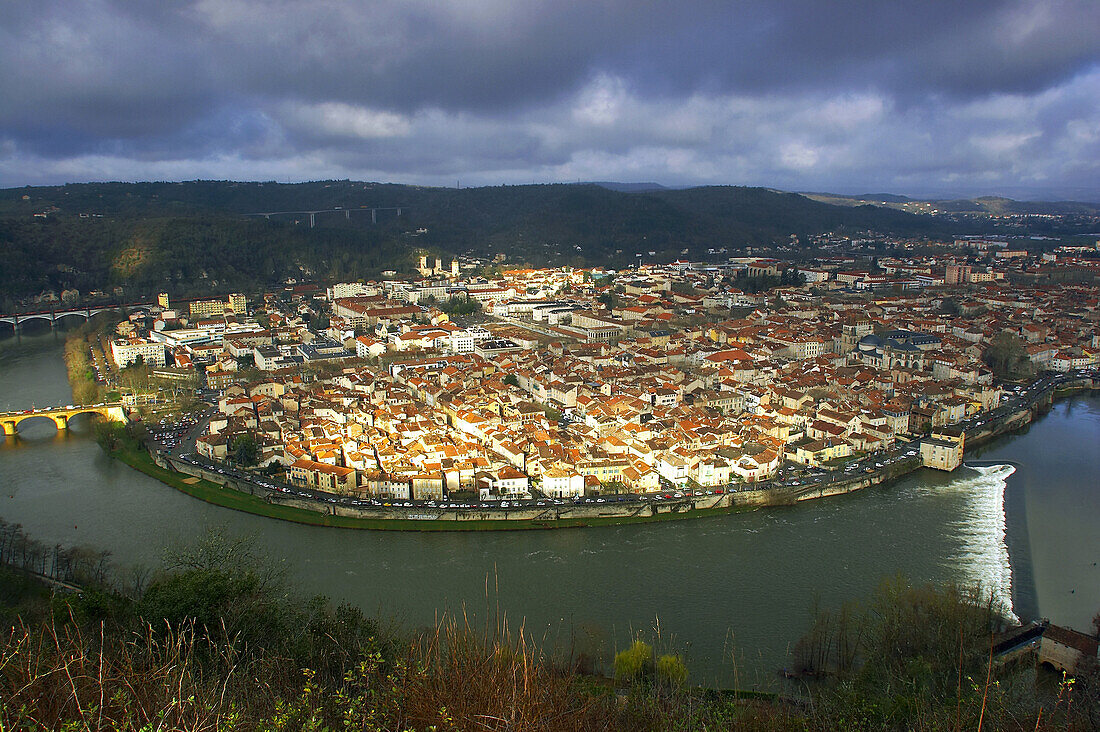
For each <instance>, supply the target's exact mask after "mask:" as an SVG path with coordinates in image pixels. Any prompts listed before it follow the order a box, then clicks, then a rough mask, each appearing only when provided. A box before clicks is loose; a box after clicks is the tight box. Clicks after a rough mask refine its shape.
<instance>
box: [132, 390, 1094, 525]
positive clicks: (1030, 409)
mask: <svg viewBox="0 0 1100 732" xmlns="http://www.w3.org/2000/svg"><path fill="white" fill-rule="evenodd" d="M1096 389H1100V383H1098V381H1097V380H1095V379H1079V380H1077V381H1071V382H1068V383H1066V384H1064V385H1063V387H1062V388H1060V389H1058V390H1057V395H1058V396H1059V397H1061V396H1066V395H1069V394H1072V393H1078V392H1080V391H1084V390H1096ZM1055 395H1056V392H1055V389H1053V388H1052V389H1048V390H1046V391H1044V392H1043V393H1042V394H1040V395H1039V396H1038V397H1037V398H1036V399H1035V400H1033V401H1032V402H1031V404H1029V405H1027V406H1022V407H1019V408H1016V409H1013V410H1010V411H1006V412H1005V413H1002V414H995V415H994V416H991V418H990V419H989V422H988V424H987V425H984V426H983V427H981V428H980V429H977V430H968V431H967V432H966V448H967V449H970V448H973V447H977V446H980V445H982V444H985V443H987V442H989V441H990V440H992V439H995V438H996V437H999V436H1001V435H1004V434H1007V433H1009V432H1013V431H1016V430H1018V429H1021V428H1023V427H1026V426H1027V425H1029V424H1030V423H1031V422H1032V421H1033V420H1035V419H1037V418H1038V417H1039V416H1041V415H1042V414H1045V413H1046V412H1047V411H1049V410H1050V408H1051V406H1052V404H1053V401H1054V398H1055ZM152 457H153V462H154V463H156V464H157V465H158V466H159V467H161V468H163V469H165V470H170V471H175V472H177V473H182V474H184V475H188V476H191V477H194V478H199V479H202V480H205V481H209V482H210V483H213V484H216V485H218V486H221V487H224V488H227V489H230V490H234V491H238V492H240V493H243V494H248V495H251V496H254V497H256V498H258V499H260V500H262V501H263V502H265V503H267V504H270V505H272V506H285V507H290V508H294V509H300V510H303V511H307V512H310V513H312V514H316V515H318V516H321V517H325V516H332V517H339V518H343V519H349V520H351V521H353V522H354V521H357V520H362V521H364V522H367V523H368V525H369V527H370V528H393V529H423V528H427V527H431V528H438V529H452V530H454V529H461V528H474V527H475V525H476V528H479V529H485V528H500V529H519V528H554V527H564V526H584V525H595V524H605V523H630V522H635V521H657V520H664V519H673V518H686V517H688V516H703V515H708V514H716V513H728V512H732V511H739V510H752V509H756V508H763V507H767V506H786V505H795V504H797V503H799V502H801V501H808V500H814V499H817V498H827V497H829V496H837V495H843V494H846V493H852V492H854V491H858V490H862V489H864V488H867V487H869V486H873V485H880V484H882V483H885V482H888V481H892V480H895V479H897V478H899V477H901V476H903V475H906V474H908V473H911V472H913V471H914V470H917V469H918V468H920V467H921V463H920V460H919V459H918V458H911V459H909V460H903V461H901V462H898V463H895V464H894V465H888V466H884V467H883V468H879V469H874V470H872V471H871V472H868V473H859V474H856V475H853V476H845V475H843V474H836V473H834V474H831V475H829V476H827V478H826V479H824V480H822V481H819V482H816V483H813V484H808V485H803V486H775V487H773V486H766V487H762V488H760V489H757V490H739V491H732V492H728V493H724V494H717V495H702V496H691V495H687V494H685V495H684V496H683V498H678V499H666V500H661V501H646V502H640V503H639V502H634V501H629V502H623V503H619V502H617V501H615V500H614V499H613V498H612V499H609V500H608V502H607V503H587V504H579V505H575V504H572V503H566V504H564V505H560V506H559V505H548V506H530V507H527V506H519V507H510V508H507V509H505V508H499V507H492V506H478V507H477V508H471V509H442V508H431V507H427V506H412V507H406V506H352V505H348V504H346V503H340V502H336V503H333V502H329V501H325V500H315V499H310V498H303V497H300V496H291V495H287V494H284V493H281V492H278V491H273V490H270V489H267V488H265V487H263V486H260V485H257V484H255V483H252V482H250V481H245V480H238V479H235V478H233V477H231V476H226V475H223V474H221V473H218V472H216V471H213V470H208V469H206V468H204V467H202V466H200V465H193V464H191V463H187V462H184V461H182V460H178V459H174V458H172V457H166V456H162V455H153V456H152ZM184 490H186V489H184ZM464 525H465V526H464Z"/></svg>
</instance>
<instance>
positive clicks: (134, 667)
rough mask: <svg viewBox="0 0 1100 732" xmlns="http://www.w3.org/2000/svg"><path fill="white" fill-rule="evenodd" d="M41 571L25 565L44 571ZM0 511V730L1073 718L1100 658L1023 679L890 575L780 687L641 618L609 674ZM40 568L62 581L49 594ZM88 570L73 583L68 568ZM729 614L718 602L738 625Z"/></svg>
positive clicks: (984, 639)
mask: <svg viewBox="0 0 1100 732" xmlns="http://www.w3.org/2000/svg"><path fill="white" fill-rule="evenodd" d="M32 573H38V574H37V575H35V574H32ZM112 575H113V571H112V569H111V568H110V563H109V561H108V555H107V554H106V553H102V552H100V553H96V552H93V551H90V550H86V549H81V550H66V549H63V548H61V547H52V548H51V547H46V546H43V545H41V544H39V543H38V542H35V541H34V540H33V539H31V538H29V537H27V536H26V534H25V533H24V532H23V531H22V529H21V527H19V526H17V525H10V524H5V523H4V522H2V521H0V619H3V620H4V628H3V629H2V630H0V700H2V703H0V729H21V730H22V729H28V730H31V729H34V730H55V729H73V730H100V729H114V730H139V729H140V730H144V729H189V730H259V729H262V730H301V729H309V730H336V729H357V730H395V731H398V730H435V731H436V732H438V731H441V730H553V731H554V732H558V731H559V730H733V729H742V730H774V729H779V730H786V729H789V730H810V731H813V730H837V729H845V730H948V729H951V730H962V729H983V728H984V729H997V730H1025V729H1026V730H1064V729H1086V728H1095V725H1096V724H1097V722H1100V694H1098V691H1100V684H1098V682H1100V675H1098V674H1097V671H1096V668H1095V666H1090V667H1089V668H1087V669H1085V670H1084V671H1083V672H1082V673H1081V674H1079V675H1078V678H1077V679H1076V681H1073V682H1063V683H1061V684H1059V683H1054V684H1052V685H1050V687H1049V690H1048V691H1044V690H1043V688H1042V685H1036V684H1035V682H1034V679H1033V678H1032V677H1031V675H1030V674H1031V672H1030V671H1029V670H1028V669H1027V667H1026V666H1011V665H1010V666H1007V667H995V666H993V665H991V664H990V656H989V647H990V638H991V635H990V634H991V633H992V632H993V631H995V630H996V629H998V628H999V627H1001V626H1002V623H1003V620H1002V618H1001V617H1000V615H999V614H998V612H997V610H996V608H995V607H994V606H993V604H992V602H991V601H989V600H988V599H987V600H985V601H983V600H982V594H981V593H980V592H976V591H967V590H965V589H961V588H957V587H946V588H938V589H937V588H931V587H914V586H910V585H909V584H908V583H906V582H904V581H902V580H900V579H895V580H890V581H887V582H884V583H883V584H882V586H881V587H880V588H879V590H878V591H877V592H876V593H875V594H874V595H873V596H872V597H871V598H869V599H868V600H867V601H866V602H865V603H863V604H862V605H858V606H857V605H851V606H847V607H845V608H842V609H840V610H838V611H816V612H815V613H814V614H813V621H812V623H811V627H810V629H809V631H808V632H807V633H806V635H805V636H804V637H803V638H802V639H801V640H800V641H799V642H798V643H796V644H795V645H794V647H793V652H792V659H791V660H792V664H793V666H792V667H793V668H794V669H795V670H796V671H797V672H799V673H803V674H809V675H810V677H811V678H812V679H813V680H812V681H811V682H809V683H806V684H798V685H797V686H791V687H788V688H789V689H790V691H789V692H788V694H787V695H775V694H762V693H753V692H749V693H745V692H736V691H717V690H708V689H702V688H697V687H693V686H692V685H691V675H690V657H689V658H688V659H687V660H686V661H685V658H684V657H683V656H682V655H681V654H680V653H679V652H678V649H675V648H659V647H655V646H660V645H661V644H662V641H661V638H660V637H656V638H654V637H651V636H641V637H638V638H636V639H635V640H634V641H633V642H631V643H630V644H629V645H628V646H627V647H626V648H624V649H622V650H620V651H619V652H618V653H617V654H615V657H614V664H613V672H612V671H610V670H609V672H608V673H613V675H606V674H604V673H600V671H601V668H600V666H601V662H600V660H599V659H593V658H590V657H586V656H584V655H583V654H582V655H574V654H573V653H572V652H571V651H564V652H562V653H557V654H554V653H549V652H547V651H546V650H544V649H540V648H539V647H537V645H536V644H535V643H534V642H533V639H532V637H531V636H530V635H529V633H528V632H526V631H525V629H523V628H522V627H520V628H519V629H518V630H517V629H510V628H509V624H508V622H507V620H506V619H505V618H503V617H499V616H496V615H494V614H493V613H492V612H491V610H490V608H491V607H492V602H491V598H488V597H487V598H486V605H485V607H486V612H485V616H484V617H482V618H481V619H480V620H479V621H474V620H472V619H471V618H470V617H468V616H465V615H464V616H463V617H446V616H445V617H443V618H442V619H441V620H439V621H438V622H437V623H436V624H434V625H433V626H431V627H428V628H424V629H418V630H408V629H401V628H395V627H392V626H390V625H387V624H385V623H380V622H379V621H378V620H377V619H374V618H370V617H367V616H366V615H364V614H363V613H362V611H361V610H360V609H359V608H356V607H353V606H350V605H339V606H335V605H333V604H332V603H330V602H329V601H328V600H326V599H325V598H323V597H314V598H308V599H307V598H301V597H298V596H296V595H295V594H294V593H293V591H292V590H291V589H290V588H288V587H287V586H286V585H285V584H284V582H283V579H282V576H281V574H280V573H279V572H278V571H276V570H274V569H273V565H271V564H270V563H268V562H267V561H266V560H264V559H263V558H262V557H260V556H259V555H258V554H257V553H256V551H255V550H254V548H253V546H252V544H251V543H250V542H249V541H248V540H242V539H233V538H229V537H227V536H225V535H223V534H221V533H219V532H214V533H211V534H209V535H208V536H207V537H206V538H205V539H203V540H201V541H200V542H198V543H197V544H195V545H192V546H188V547H184V548H182V549H177V550H174V551H172V552H170V553H169V554H168V555H167V556H166V557H165V564H164V569H162V570H160V571H158V572H157V573H155V574H150V573H149V572H148V571H147V570H141V569H137V570H133V571H130V572H128V573H126V574H125V575H123V577H122V578H119V577H114V576H112ZM42 576H49V577H50V578H51V579H50V580H49V581H50V582H54V583H55V584H54V587H58V583H62V582H63V583H66V585H65V586H64V587H61V588H60V589H56V590H53V591H51V588H50V587H49V586H47V580H45V579H39V578H38V577H42ZM73 582H76V583H79V584H80V585H82V587H81V588H79V590H76V589H74V588H73V586H72V584H69V583H73ZM733 622H735V619H733V618H731V623H733Z"/></svg>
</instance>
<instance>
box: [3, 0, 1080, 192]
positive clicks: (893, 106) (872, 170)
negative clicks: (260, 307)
mask: <svg viewBox="0 0 1100 732" xmlns="http://www.w3.org/2000/svg"><path fill="white" fill-rule="evenodd" d="M196 178H204V179H235V180H280V181H288V180H289V181H301V180H313V179H321V178H351V179H356V180H379V181H394V182H402V183H420V184H428V185H455V184H456V182H458V181H461V184H462V185H463V186H467V185H490V184H499V183H531V182H548V181H554V182H558V181H577V180H586V181H587V180H614V181H656V182H659V183H662V184H666V185H695V184H711V183H718V184H735V185H765V186H771V187H775V188H782V189H786V190H830V191H840V192H880V191H882V192H892V193H904V194H912V195H937V194H948V193H952V194H954V193H960V194H967V195H974V194H983V193H1000V194H1007V195H1015V196H1016V197H1031V198H1035V197H1045V198H1069V197H1072V198H1078V199H1088V200H1093V201H1096V200H1100V0H950V1H941V0H736V1H735V0H728V1H726V2H719V1H717V0H675V2H672V1H669V2H665V1H663V0H632V1H630V2H627V1H625V0H465V1H462V0H367V1H364V2H358V1H356V0H285V1H284V0H6V1H5V2H4V3H3V10H2V12H0V186H3V187H12V186H21V185H27V184H55V183H65V182H78V181H97V180H192V179H196Z"/></svg>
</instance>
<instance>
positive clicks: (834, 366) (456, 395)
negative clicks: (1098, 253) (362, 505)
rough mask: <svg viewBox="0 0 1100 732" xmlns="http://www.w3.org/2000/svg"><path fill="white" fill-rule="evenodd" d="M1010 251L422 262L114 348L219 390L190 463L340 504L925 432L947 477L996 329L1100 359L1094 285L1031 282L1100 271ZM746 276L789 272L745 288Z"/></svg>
mask: <svg viewBox="0 0 1100 732" xmlns="http://www.w3.org/2000/svg"><path fill="white" fill-rule="evenodd" d="M1014 251H1016V250H1011V249H1007V248H1005V247H1003V246H1001V243H999V242H989V241H983V240H977V241H974V240H963V241H960V242H956V243H955V247H954V248H953V249H950V250H948V253H947V254H946V255H944V254H943V253H942V252H941V253H940V254H938V255H937V256H936V257H917V256H913V257H910V258H899V257H895V258H889V259H886V258H882V259H879V260H878V262H877V267H874V268H868V267H866V266H864V267H858V266H856V264H857V263H856V262H855V261H854V260H851V259H844V258H840V257H838V258H835V259H820V260H817V261H815V262H813V263H812V265H806V264H801V263H800V264H792V263H785V262H782V261H779V260H775V259H760V258H752V259H750V258H746V259H738V260H730V261H728V262H724V263H722V264H699V263H689V262H674V263H672V264H670V265H662V266H639V267H637V268H634V269H631V270H627V271H610V270H603V269H591V270H577V269H571V268H555V269H519V270H511V271H505V272H503V273H502V274H501V275H500V276H497V277H492V278H483V277H482V278H479V277H469V276H468V277H465V278H463V276H462V273H461V269H462V268H461V267H460V266H459V264H458V262H457V260H455V261H454V262H452V264H451V266H450V267H447V268H445V267H444V266H443V264H442V262H441V261H439V260H437V261H436V262H435V266H434V267H430V266H429V265H428V261H427V260H426V258H425V259H422V260H421V262H420V265H421V267H420V270H421V274H422V276H421V277H420V278H417V279H413V280H397V279H392V280H386V281H381V282H368V283H340V284H336V285H333V286H331V287H329V288H328V289H327V291H322V290H320V289H319V288H314V287H310V286H296V287H289V288H287V291H286V292H283V293H278V294H271V295H268V296H267V297H266V298H265V302H264V303H262V304H257V307H256V311H257V312H258V313H259V314H260V317H259V320H260V321H262V324H261V323H260V322H256V320H249V319H246V318H245V317H244V313H243V310H244V309H245V307H246V306H245V304H244V303H242V302H241V301H240V300H237V301H234V300H233V298H232V297H231V298H230V299H229V300H228V301H221V305H222V312H221V313H220V317H219V316H216V315H215V314H214V313H213V312H211V311H210V308H209V307H207V306H206V305H201V306H199V307H198V308H196V307H194V306H192V308H191V309H190V311H189V315H190V316H191V317H190V318H189V319H188V320H187V322H181V321H180V319H179V318H178V316H177V315H176V313H174V312H173V311H172V310H170V309H169V308H168V307H167V305H168V304H167V303H166V302H165V303H163V304H164V306H165V308H164V310H163V312H162V313H161V314H160V316H159V318H158V319H157V321H156V322H155V323H154V325H153V328H152V329H151V330H150V331H149V332H148V333H145V334H139V333H134V332H131V333H128V334H120V337H119V339H118V340H117V341H116V343H118V344H119V345H118V350H117V351H116V355H115V357H116V360H118V362H119V364H120V365H124V364H125V363H126V362H127V360H128V359H130V358H131V357H130V356H128V355H127V354H129V353H134V352H136V351H134V350H131V351H128V350H126V349H138V348H145V347H149V348H151V347H152V346H151V344H156V345H157V346H158V347H159V348H160V349H161V350H160V358H162V359H163V358H164V357H165V356H167V357H168V358H169V359H170V360H171V361H173V362H174V363H176V364H177V365H179V364H184V365H191V364H195V365H198V366H199V367H200V368H203V369H204V370H205V373H206V377H207V380H208V382H209V384H210V386H211V387H212V388H217V389H222V390H223V392H222V394H221V397H220V401H219V408H220V415H219V416H217V417H216V418H215V419H214V420H212V421H211V423H210V428H209V434H207V435H205V436H204V437H203V438H201V439H200V440H199V442H198V445H197V448H198V451H199V452H200V453H201V454H203V455H205V456H207V457H209V458H213V459H224V458H226V457H227V456H230V455H232V454H233V445H234V441H235V440H236V439H237V438H238V437H239V436H241V435H245V434H247V435H249V436H251V437H252V438H253V439H254V440H255V441H256V443H257V445H258V447H259V463H260V464H261V465H275V464H277V465H280V466H283V467H285V470H286V475H287V478H288V479H289V480H290V481H292V482H294V483H297V484H299V485H303V486H308V487H313V488H319V489H323V490H328V491H335V492H342V493H353V492H357V493H363V494H369V495H372V496H378V497H390V498H395V499H397V498H405V499H407V498H414V499H426V498H428V499H440V498H443V497H445V496H447V495H451V494H453V493H455V492H459V491H471V492H476V493H477V494H478V495H479V496H480V497H481V498H482V499H502V500H507V499H509V498H513V497H520V496H528V495H530V494H531V492H532V491H533V490H537V491H538V492H540V493H541V494H543V495H546V496H548V497H555V498H560V497H571V496H578V495H581V494H584V493H585V492H591V491H593V490H608V489H609V488H613V489H614V490H621V491H633V492H646V491H652V490H656V489H658V488H659V487H660V486H661V485H662V483H663V484H665V485H675V486H677V487H692V488H702V489H710V490H722V489H723V488H725V489H729V488H730V487H734V486H738V485H744V484H749V483H753V482H756V481H759V480H762V479H765V478H768V477H770V476H772V475H774V474H775V472H776V471H777V470H778V469H779V468H780V467H781V466H782V465H784V464H785V463H786V464H790V463H796V464H800V465H804V466H811V467H821V468H825V469H839V468H840V467H841V466H843V465H844V464H845V463H846V462H847V461H849V460H850V459H852V457H853V456H858V455H864V454H868V453H874V452H876V451H880V450H885V449H887V448H889V447H891V446H892V445H893V444H894V443H895V442H896V441H897V440H899V439H903V438H908V437H909V436H912V435H928V434H933V433H934V434H936V435H937V437H936V439H935V440H931V441H929V443H928V453H929V454H927V455H926V456H925V459H926V462H927V463H928V464H934V465H938V466H941V467H949V466H950V464H951V462H952V460H957V457H958V453H959V451H960V449H961V444H960V443H959V441H957V440H952V438H950V437H949V436H948V435H947V434H946V433H947V432H949V430H948V428H949V427H950V426H951V425H952V424H955V423H957V422H960V421H962V420H964V419H968V418H970V417H972V416H973V415H975V414H977V413H980V412H983V411H988V410H991V409H993V408H995V407H996V406H997V405H998V404H999V403H1000V402H1001V398H1002V387H1001V386H1000V385H999V384H1000V382H999V381H997V380H995V379H994V373H993V371H992V370H991V367H990V366H989V365H988V361H989V359H988V350H989V349H990V347H991V344H992V343H994V341H995V339H998V338H1000V339H1004V338H1005V336H1004V334H1010V335H1011V336H1012V341H1013V343H1016V344H1018V349H1019V351H1020V353H1018V354H1015V357H1016V358H1017V360H1018V361H1019V362H1020V363H1021V364H1022V365H1024V366H1026V365H1027V364H1028V363H1030V364H1031V365H1032V367H1033V368H1036V369H1039V370H1043V369H1054V370H1070V369H1076V368H1088V367H1095V366H1097V365H1100V327H1098V319H1100V307H1098V305H1100V292H1098V290H1097V288H1096V287H1095V286H1093V285H1091V284H1076V283H1074V282H1073V281H1066V282H1061V283H1059V282H1052V281H1051V279H1050V278H1049V277H1043V275H1044V274H1050V271H1051V270H1052V268H1058V267H1064V268H1068V269H1070V270H1072V271H1076V272H1083V273H1085V274H1086V275H1087V276H1088V277H1089V278H1091V276H1093V275H1095V274H1096V273H1097V264H1098V262H1100V260H1098V259H1096V258H1092V257H1090V253H1089V252H1078V251H1071V252H1055V253H1054V254H1053V256H1049V255H1048V256H1043V257H1032V256H1029V255H1027V253H1026V252H1024V253H1023V256H1018V255H1015V254H1013V252H1014ZM791 270H794V271H796V272H797V273H798V274H797V277H796V278H795V277H792V276H791ZM760 278H764V279H765V280H767V278H776V279H778V280H779V281H784V280H785V281H788V282H791V281H792V280H793V281H794V283H793V284H788V285H781V286H778V287H776V286H774V284H775V283H774V282H772V283H770V285H771V286H767V287H764V288H756V289H755V291H754V288H749V287H745V286H744V285H745V283H747V282H756V281H759V279H760ZM1029 278H1030V279H1029ZM1077 279H1080V278H1077ZM739 285H741V286H739ZM456 298H457V299H458V300H468V299H473V300H477V301H478V302H479V303H480V304H481V310H482V315H481V316H480V317H468V318H460V317H457V316H456V317H454V318H452V317H449V316H448V315H447V314H446V313H445V312H444V311H443V310H442V309H440V307H439V305H440V304H441V303H444V302H454V301H455V300H456ZM321 301H323V302H324V303H325V306H324V308H322V307H319V305H318V303H319V302H321ZM211 307H213V306H211ZM311 325H312V327H310V326H311ZM141 354H142V356H143V358H144V359H145V360H146V362H147V363H148V362H149V361H150V360H154V361H155V360H156V359H155V358H154V357H153V356H152V354H148V355H147V354H146V352H145V351H141ZM937 440H938V442H937Z"/></svg>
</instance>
